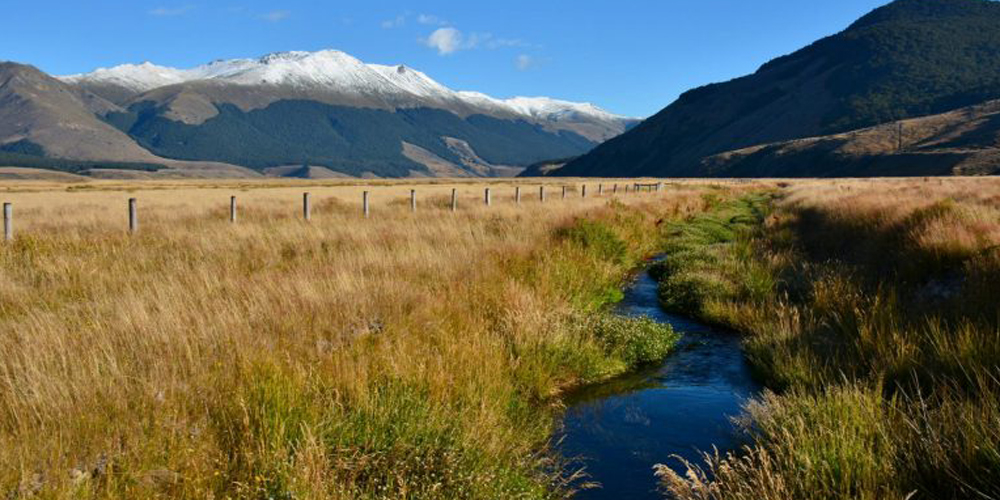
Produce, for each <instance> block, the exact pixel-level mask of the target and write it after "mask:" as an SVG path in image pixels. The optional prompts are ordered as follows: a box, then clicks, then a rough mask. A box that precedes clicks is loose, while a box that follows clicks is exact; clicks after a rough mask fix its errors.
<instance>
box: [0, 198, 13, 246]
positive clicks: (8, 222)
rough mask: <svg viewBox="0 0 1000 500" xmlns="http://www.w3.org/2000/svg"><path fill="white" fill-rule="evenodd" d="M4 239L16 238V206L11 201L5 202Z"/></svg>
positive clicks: (11, 239)
mask: <svg viewBox="0 0 1000 500" xmlns="http://www.w3.org/2000/svg"><path fill="white" fill-rule="evenodd" d="M3 240H4V241H13V240H14V206H13V205H11V204H10V203H4V204H3Z"/></svg>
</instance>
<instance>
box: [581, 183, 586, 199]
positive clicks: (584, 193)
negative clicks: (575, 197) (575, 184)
mask: <svg viewBox="0 0 1000 500" xmlns="http://www.w3.org/2000/svg"><path fill="white" fill-rule="evenodd" d="M580 197H581V198H586V197H587V185H586V184H584V185H583V187H581V188H580Z"/></svg>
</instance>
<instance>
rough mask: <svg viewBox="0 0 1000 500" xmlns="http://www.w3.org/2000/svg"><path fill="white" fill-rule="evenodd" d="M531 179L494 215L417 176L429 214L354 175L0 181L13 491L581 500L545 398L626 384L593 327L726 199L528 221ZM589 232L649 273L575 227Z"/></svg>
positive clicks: (601, 201) (3, 461)
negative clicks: (558, 498) (567, 486)
mask: <svg viewBox="0 0 1000 500" xmlns="http://www.w3.org/2000/svg"><path fill="white" fill-rule="evenodd" d="M609 182H614V181H609ZM619 182H621V181H619ZM512 185H513V181H498V182H496V183H490V186H492V187H493V189H494V194H493V196H494V206H493V207H489V208H487V207H484V206H482V189H483V187H484V184H476V183H458V184H455V183H449V182H426V183H419V184H418V185H417V187H416V189H418V193H419V197H420V201H419V211H418V212H417V213H416V214H411V213H409V207H408V201H407V200H408V195H409V190H410V189H411V186H410V185H407V184H404V183H388V182H386V183H379V184H378V185H376V186H374V187H371V188H368V189H370V190H371V191H372V217H371V218H370V219H369V220H364V219H363V218H362V217H361V213H360V199H361V195H360V193H361V191H362V190H364V189H366V188H365V187H363V186H361V185H358V184H356V183H344V182H328V183H276V182H272V183H261V184H256V183H245V182H220V183H215V182H207V183H202V184H198V183H194V182H180V183H178V182H149V183H116V182H92V183H85V184H73V185H59V184H51V183H37V182H34V183H12V184H6V185H4V186H2V187H0V198H2V199H3V201H10V202H13V203H14V207H15V224H16V239H15V241H14V242H13V243H12V244H6V245H2V246H0V495H10V496H13V497H15V498H16V497H19V496H25V497H27V496H31V495H35V494H38V495H42V496H44V497H52V498H55V497H60V498H69V497H74V498H75V497H81V498H102V497H131V498H140V497H164V498H168V497H169V498H177V497H194V498H213V497H214V498H224V497H242V498H269V497H270V498H284V497H287V498H291V497H295V498H330V497H333V498H339V497H345V498H353V497H369V498H427V497H468V498H498V497H507V498H514V497H545V496H549V495H552V494H556V493H558V492H559V491H560V486H559V485H558V484H554V483H552V482H551V481H553V480H555V479H556V478H557V477H558V474H556V475H555V476H553V474H552V471H553V470H557V469H558V468H555V469H553V468H552V467H549V466H547V465H545V464H546V463H547V461H548V460H549V459H550V457H548V455H547V454H546V453H545V451H544V443H545V440H546V439H547V436H548V433H549V431H550V426H551V416H550V413H549V410H546V408H547V406H548V405H549V402H548V398H549V397H550V396H552V395H553V394H556V393H558V391H559V390H560V388H562V387H565V386H566V385H567V384H571V383H574V382H575V381H579V380H586V379H594V378H599V377H602V376H607V375H608V374H610V373H614V372H617V371H621V370H622V369H625V368H627V366H623V365H622V363H621V362H620V361H617V360H616V359H615V357H614V355H613V354H609V353H608V352H606V350H602V349H601V345H600V344H599V343H598V342H597V341H596V340H595V339H594V338H593V335H592V334H591V333H590V332H587V331H586V330H585V329H581V328H579V327H578V319H579V318H580V315H581V314H585V313H586V312H587V311H588V310H593V308H594V307H596V306H598V305H600V301H601V300H603V299H601V297H603V296H604V295H602V294H606V291H607V290H608V289H609V288H612V289H613V288H614V287H617V286H618V285H619V284H620V282H621V279H622V278H623V277H624V275H625V273H626V272H627V271H628V268H629V267H630V266H632V265H634V263H635V261H634V259H635V258H636V257H640V256H643V255H648V254H650V253H652V252H654V251H655V248H656V245H657V244H658V243H659V239H658V238H659V236H658V233H657V231H656V230H655V223H656V222H657V221H658V220H660V219H662V218H664V217H676V216H682V215H684V214H687V213H692V212H695V211H698V210H701V209H702V208H703V200H702V198H701V197H700V192H701V190H700V188H699V187H697V186H694V185H691V186H687V185H681V184H678V185H672V186H669V187H668V189H667V190H666V191H665V192H664V193H662V194H646V195H629V196H628V197H625V196H620V197H618V201H617V202H612V201H610V196H605V197H597V196H596V184H594V183H591V192H590V193H591V196H590V197H588V198H587V199H585V200H582V199H579V198H578V197H577V195H576V194H572V195H571V198H570V199H569V200H566V201H562V200H560V199H559V198H560V194H559V193H558V191H557V190H556V189H550V191H549V201H548V202H547V203H546V204H544V205H541V204H539V203H538V201H537V189H536V188H535V186H537V184H532V183H525V184H522V185H523V186H525V188H524V193H523V197H524V203H523V204H522V205H521V206H520V207H517V206H514V205H513V203H512V200H511V197H512V195H513V189H512V188H511V186H512ZM455 186H457V188H458V189H459V190H460V193H461V202H460V210H459V211H458V212H457V213H451V212H450V211H449V210H448V209H447V208H446V207H447V200H448V197H449V195H450V192H451V189H452V187H455ZM4 190H6V192H4ZM305 190H308V191H309V192H311V193H312V196H313V204H314V212H313V220H312V222H311V223H305V222H303V221H301V220H300V215H299V214H300V203H301V193H302V192H303V191H305ZM231 194H236V195H237V196H238V197H239V206H240V208H239V211H240V213H239V221H238V223H237V224H235V225H233V224H230V223H229V222H228V221H227V216H228V213H227V210H228V198H229V196H230V195H231ZM129 197H136V198H138V200H139V208H140V231H139V234H138V235H136V236H132V237H130V236H128V235H127V234H126V231H125V228H126V224H125V221H126V212H125V200H126V199H127V198H129ZM581 218H584V219H589V220H598V221H604V222H603V224H604V225H605V226H607V227H609V228H611V229H612V230H613V232H614V233H615V234H617V235H618V236H616V237H617V238H620V239H621V241H623V242H624V243H625V246H626V248H627V255H628V259H625V260H621V261H616V260H608V259H607V258H604V257H602V256H601V255H599V254H597V253H595V252H594V251H593V250H591V249H588V248H587V247H586V246H581V245H579V244H574V243H573V242H572V241H567V240H565V239H563V238H560V237H559V236H558V231H557V229H559V228H565V227H569V226H572V225H573V224H574V222H573V221H575V220H577V219H581ZM546 471H548V472H546Z"/></svg>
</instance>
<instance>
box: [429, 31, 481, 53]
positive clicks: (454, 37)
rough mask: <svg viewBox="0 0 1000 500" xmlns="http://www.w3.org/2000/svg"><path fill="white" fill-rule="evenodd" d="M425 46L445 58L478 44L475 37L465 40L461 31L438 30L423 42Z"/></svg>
mask: <svg viewBox="0 0 1000 500" xmlns="http://www.w3.org/2000/svg"><path fill="white" fill-rule="evenodd" d="M423 42H424V44H425V45H427V46H428V47H431V48H433V49H437V51H438V54H441V55H443V56H446V55H448V54H454V53H455V52H458V51H459V50H465V49H471V48H474V47H475V46H476V44H477V43H478V41H477V39H476V37H475V35H473V36H472V37H470V38H466V37H465V35H463V34H462V32H461V31H459V30H457V29H455V28H450V27H449V28H438V29H436V30H434V32H433V33H431V36H429V37H427V39H426V40H424V41H423Z"/></svg>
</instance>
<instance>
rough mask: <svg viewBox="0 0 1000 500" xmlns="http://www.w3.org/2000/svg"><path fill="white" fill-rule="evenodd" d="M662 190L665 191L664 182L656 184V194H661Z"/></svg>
mask: <svg viewBox="0 0 1000 500" xmlns="http://www.w3.org/2000/svg"><path fill="white" fill-rule="evenodd" d="M661 189H663V183H662V182H657V183H656V192H657V193H659V192H660V190H661Z"/></svg>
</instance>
